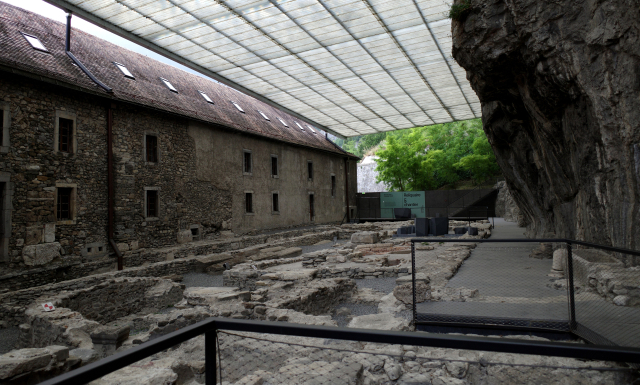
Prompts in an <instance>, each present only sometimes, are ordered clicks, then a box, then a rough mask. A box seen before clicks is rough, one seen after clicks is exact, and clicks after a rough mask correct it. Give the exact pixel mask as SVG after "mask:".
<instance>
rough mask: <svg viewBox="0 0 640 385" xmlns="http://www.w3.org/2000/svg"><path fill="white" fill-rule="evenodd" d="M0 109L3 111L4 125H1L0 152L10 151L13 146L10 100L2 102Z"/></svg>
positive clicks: (2, 122)
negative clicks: (10, 134) (10, 133)
mask: <svg viewBox="0 0 640 385" xmlns="http://www.w3.org/2000/svg"><path fill="white" fill-rule="evenodd" d="M0 110H1V111H2V121H0V124H2V127H0V129H1V131H0V135H2V136H1V137H0V153H7V152H9V147H11V140H10V138H9V132H10V127H11V104H10V103H9V102H0Z"/></svg>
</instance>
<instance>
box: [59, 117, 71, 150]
mask: <svg viewBox="0 0 640 385" xmlns="http://www.w3.org/2000/svg"><path fill="white" fill-rule="evenodd" d="M58 151H60V152H73V120H71V119H65V118H58Z"/></svg>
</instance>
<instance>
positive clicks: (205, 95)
mask: <svg viewBox="0 0 640 385" xmlns="http://www.w3.org/2000/svg"><path fill="white" fill-rule="evenodd" d="M198 92H200V95H202V98H203V99H204V100H206V101H207V103H211V104H213V100H211V98H210V97H209V95H207V94H205V93H204V91H198Z"/></svg>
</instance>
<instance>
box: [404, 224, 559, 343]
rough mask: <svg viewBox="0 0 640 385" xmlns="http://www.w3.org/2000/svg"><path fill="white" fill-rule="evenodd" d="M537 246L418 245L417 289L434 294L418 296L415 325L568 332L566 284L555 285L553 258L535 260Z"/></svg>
mask: <svg viewBox="0 0 640 385" xmlns="http://www.w3.org/2000/svg"><path fill="white" fill-rule="evenodd" d="M512 229H513V227H511V228H507V227H505V228H503V229H501V230H499V231H498V233H500V231H502V232H508V231H513V230H512ZM515 229H517V228H515ZM497 230H498V229H496V230H494V231H497ZM516 231H517V230H516ZM502 235H508V234H502ZM537 246H539V244H537V243H533V242H532V243H516V242H513V243H511V242H508V243H478V244H474V243H449V242H447V243H444V242H439V240H438V239H434V240H433V241H427V242H415V246H414V249H415V271H416V283H415V290H416V292H417V293H422V292H427V293H428V294H430V295H428V294H427V295H418V296H417V298H416V304H415V308H416V323H417V324H430V325H433V326H451V327H457V326H465V327H496V328H504V329H514V328H516V329H528V330H541V331H542V330H548V331H558V332H568V331H569V311H568V309H569V306H568V303H569V302H568V297H567V290H566V286H565V288H564V290H558V288H557V287H556V286H554V285H552V282H551V281H552V280H553V278H552V277H550V276H549V275H550V274H551V270H552V259H550V258H544V259H538V258H532V257H531V256H532V255H533V254H535V253H533V252H534V249H535V248H536V247H537ZM421 285H423V286H421Z"/></svg>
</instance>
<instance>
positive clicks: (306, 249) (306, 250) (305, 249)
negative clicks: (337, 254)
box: [300, 239, 347, 254]
mask: <svg viewBox="0 0 640 385" xmlns="http://www.w3.org/2000/svg"><path fill="white" fill-rule="evenodd" d="M346 242H347V240H346V239H341V240H339V241H338V242H336V243H333V242H327V243H325V244H323V245H311V246H300V248H301V249H302V254H305V253H311V252H313V251H318V250H324V249H328V248H331V247H333V245H336V244H338V245H340V244H343V243H346Z"/></svg>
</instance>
